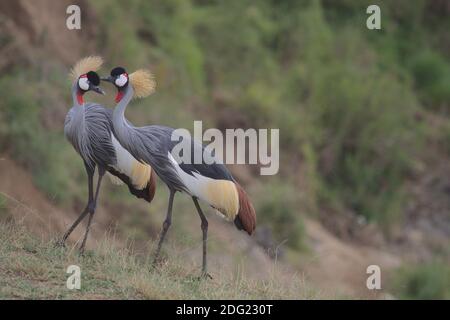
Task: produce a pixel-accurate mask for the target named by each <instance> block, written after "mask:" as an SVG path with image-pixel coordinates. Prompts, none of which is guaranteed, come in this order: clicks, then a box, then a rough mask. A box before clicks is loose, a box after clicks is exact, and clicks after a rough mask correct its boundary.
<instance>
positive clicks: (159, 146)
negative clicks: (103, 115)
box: [113, 86, 234, 194]
mask: <svg viewBox="0 0 450 320" xmlns="http://www.w3.org/2000/svg"><path fill="white" fill-rule="evenodd" d="M124 91H125V92H124V96H123V98H122V100H121V101H120V102H119V103H118V104H117V106H116V108H115V109H114V112H113V126H114V132H115V134H116V137H117V139H118V140H119V142H120V143H121V144H122V146H123V147H124V148H125V149H127V150H128V151H129V152H130V153H131V154H132V155H133V157H135V158H136V159H138V160H140V161H143V162H144V163H148V164H150V165H151V166H152V168H153V169H154V170H155V172H156V173H157V175H158V176H159V177H160V179H161V180H163V181H164V183H166V184H167V186H168V187H169V189H173V190H175V191H184V192H186V193H188V194H190V191H189V189H188V188H187V187H186V186H185V185H184V183H183V182H182V181H181V180H180V178H179V175H178V174H177V172H176V168H175V167H174V165H173V163H172V162H171V161H170V160H169V157H168V154H169V153H171V152H172V149H173V148H174V147H175V145H177V143H178V142H179V140H178V139H177V135H176V134H174V129H173V128H170V127H166V126H160V125H151V126H144V127H135V126H133V125H131V124H130V123H129V122H128V121H127V120H126V119H125V117H124V112H125V109H126V107H127V105H128V103H129V102H130V101H131V99H132V97H133V89H132V87H131V86H127V88H125V89H124ZM172 137H174V140H172ZM180 138H181V137H180ZM183 138H184V139H189V137H183ZM188 143H189V142H188ZM190 143H191V146H192V150H194V149H195V148H200V149H201V152H202V154H203V152H204V150H205V149H204V146H203V145H202V144H201V143H199V142H197V141H195V140H192V139H191V140H190ZM193 154H194V152H192V156H193ZM179 167H180V168H181V169H182V170H183V171H185V172H186V173H187V174H192V172H197V173H200V174H201V175H203V176H205V177H208V178H212V179H224V180H230V181H234V179H233V177H232V175H231V174H230V173H229V171H228V169H227V168H226V167H225V166H224V165H222V164H219V163H216V164H214V165H213V166H212V165H207V164H204V163H200V164H195V163H194V161H191V163H190V164H185V163H180V164H179Z"/></svg>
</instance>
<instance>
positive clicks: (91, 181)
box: [58, 163, 95, 246]
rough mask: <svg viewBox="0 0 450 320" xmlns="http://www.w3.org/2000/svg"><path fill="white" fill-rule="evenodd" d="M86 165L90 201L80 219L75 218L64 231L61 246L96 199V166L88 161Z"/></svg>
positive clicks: (59, 243)
mask: <svg viewBox="0 0 450 320" xmlns="http://www.w3.org/2000/svg"><path fill="white" fill-rule="evenodd" d="M84 166H85V168H86V172H87V175H88V189H89V195H88V203H87V205H86V208H84V210H83V212H82V213H81V214H80V216H79V217H78V219H77V220H75V222H74V223H73V224H72V225H71V226H70V228H69V229H68V230H67V231H66V232H65V233H64V235H63V237H62V238H61V240H60V241H59V242H58V245H60V246H64V244H65V242H66V240H67V238H68V237H69V236H70V234H71V233H72V232H73V230H74V229H75V228H76V227H77V226H78V224H79V223H80V222H81V220H83V219H84V218H85V217H86V215H87V214H88V213H89V207H90V206H91V204H92V201H93V199H94V196H93V194H94V193H93V185H94V171H95V167H94V168H90V167H89V166H88V165H87V164H86V163H85V164H84Z"/></svg>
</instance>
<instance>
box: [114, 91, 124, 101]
mask: <svg viewBox="0 0 450 320" xmlns="http://www.w3.org/2000/svg"><path fill="white" fill-rule="evenodd" d="M122 98H123V92H122V91H117V95H116V102H119V101H120V100H122Z"/></svg>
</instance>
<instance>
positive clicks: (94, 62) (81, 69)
mask: <svg viewBox="0 0 450 320" xmlns="http://www.w3.org/2000/svg"><path fill="white" fill-rule="evenodd" d="M102 64H103V58H102V57H100V56H89V57H85V58H83V59H81V60H80V61H78V62H77V63H76V64H75V66H74V67H73V68H72V71H71V72H70V76H71V77H72V79H74V80H75V79H78V78H79V77H80V76H81V75H83V74H86V73H88V72H89V71H97V70H98V69H100V67H101V66H102Z"/></svg>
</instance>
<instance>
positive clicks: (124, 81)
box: [114, 73, 128, 87]
mask: <svg viewBox="0 0 450 320" xmlns="http://www.w3.org/2000/svg"><path fill="white" fill-rule="evenodd" d="M127 82H128V77H127V76H126V75H125V74H124V73H122V74H121V75H120V76H118V77H117V79H116V81H114V83H115V84H116V86H118V87H123V86H125V85H126V84H127Z"/></svg>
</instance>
